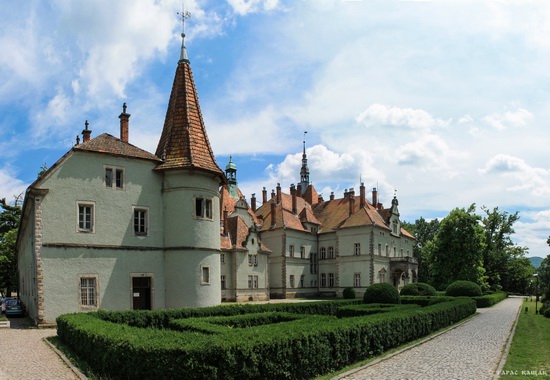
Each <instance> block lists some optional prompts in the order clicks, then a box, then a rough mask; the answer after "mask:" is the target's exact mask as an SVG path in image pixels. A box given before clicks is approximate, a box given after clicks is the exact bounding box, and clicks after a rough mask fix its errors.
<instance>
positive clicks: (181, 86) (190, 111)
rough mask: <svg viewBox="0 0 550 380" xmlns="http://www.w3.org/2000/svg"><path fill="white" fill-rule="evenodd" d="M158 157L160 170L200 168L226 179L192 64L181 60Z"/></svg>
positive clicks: (158, 148)
mask: <svg viewBox="0 0 550 380" xmlns="http://www.w3.org/2000/svg"><path fill="white" fill-rule="evenodd" d="M156 155H157V156H158V157H160V158H161V159H162V160H163V161H164V162H163V163H162V164H160V165H159V166H158V167H157V170H165V169H197V170H203V171H207V172H212V173H215V174H219V176H220V178H221V179H222V181H224V180H225V176H224V174H223V172H222V170H221V169H220V167H219V166H218V164H217V163H216V159H215V157H214V153H213V152H212V148H211V146H210V142H209V141H208V135H207V134H206V128H205V126H204V121H203V118H202V113H201V109H200V105H199V97H198V95H197V90H196V88H195V82H194V80H193V73H192V71H191V66H190V64H189V61H187V60H180V61H179V62H178V67H177V69H176V75H175V77H174V83H173V85H172V93H171V94H170V100H169V102H168V109H167V110H166V118H165V120H164V128H163V130H162V134H161V137H160V140H159V144H158V146H157V151H156Z"/></svg>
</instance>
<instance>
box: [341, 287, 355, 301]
mask: <svg viewBox="0 0 550 380" xmlns="http://www.w3.org/2000/svg"><path fill="white" fill-rule="evenodd" d="M342 296H343V297H344V299H346V300H352V299H355V289H353V288H345V289H344V292H343V294H342Z"/></svg>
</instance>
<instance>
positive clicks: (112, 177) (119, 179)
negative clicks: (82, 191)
mask: <svg viewBox="0 0 550 380" xmlns="http://www.w3.org/2000/svg"><path fill="white" fill-rule="evenodd" d="M105 187H106V188H110V189H118V190H122V189H124V168H121V167H116V166H105Z"/></svg>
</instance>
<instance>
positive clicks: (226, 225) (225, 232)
mask: <svg viewBox="0 0 550 380" xmlns="http://www.w3.org/2000/svg"><path fill="white" fill-rule="evenodd" d="M227 214H229V212H228V211H227V207H226V208H224V210H223V236H227V235H228V233H229V221H228V220H227Z"/></svg>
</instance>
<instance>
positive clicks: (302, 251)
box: [300, 246, 306, 259]
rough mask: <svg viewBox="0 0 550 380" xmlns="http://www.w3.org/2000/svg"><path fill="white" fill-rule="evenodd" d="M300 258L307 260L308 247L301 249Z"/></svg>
mask: <svg viewBox="0 0 550 380" xmlns="http://www.w3.org/2000/svg"><path fill="white" fill-rule="evenodd" d="M300 258H302V259H305V258H306V247H304V246H301V247H300Z"/></svg>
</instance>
